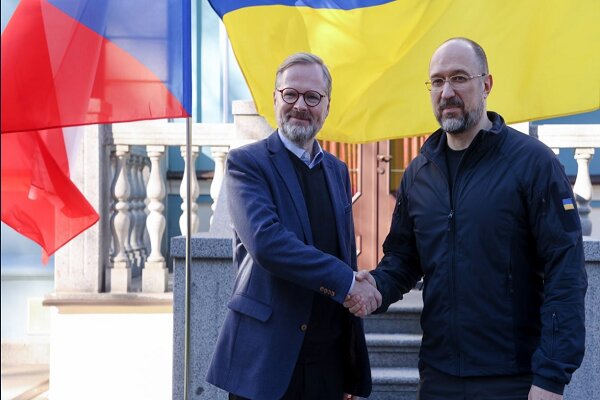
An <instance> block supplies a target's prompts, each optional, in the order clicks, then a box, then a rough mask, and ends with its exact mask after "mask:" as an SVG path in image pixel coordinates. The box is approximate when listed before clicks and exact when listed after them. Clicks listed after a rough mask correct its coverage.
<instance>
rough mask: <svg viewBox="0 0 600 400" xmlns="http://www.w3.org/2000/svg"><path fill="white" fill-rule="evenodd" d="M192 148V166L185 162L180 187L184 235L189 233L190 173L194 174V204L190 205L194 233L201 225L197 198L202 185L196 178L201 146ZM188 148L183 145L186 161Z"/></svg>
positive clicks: (180, 220)
mask: <svg viewBox="0 0 600 400" xmlns="http://www.w3.org/2000/svg"><path fill="white" fill-rule="evenodd" d="M191 148H192V154H191V156H190V158H191V162H192V168H189V166H188V165H187V163H185V168H184V170H183V178H182V179H181V186H180V187H179V194H180V195H181V200H182V201H183V202H182V203H181V211H182V213H181V217H179V229H180V230H181V234H182V235H183V236H186V235H187V210H188V208H187V184H186V182H187V179H188V173H190V171H191V173H192V174H193V175H192V176H193V178H192V185H191V188H192V193H191V196H190V197H191V200H192V205H191V207H190V209H191V212H192V217H191V219H192V221H191V222H192V234H194V233H196V232H198V227H199V226H200V219H199V218H198V203H196V199H197V198H198V196H199V195H200V186H199V185H198V179H197V178H196V159H197V158H198V153H199V151H200V147H199V146H191ZM186 154H187V153H186V149H185V146H181V156H182V157H183V160H184V162H186V161H187V158H186Z"/></svg>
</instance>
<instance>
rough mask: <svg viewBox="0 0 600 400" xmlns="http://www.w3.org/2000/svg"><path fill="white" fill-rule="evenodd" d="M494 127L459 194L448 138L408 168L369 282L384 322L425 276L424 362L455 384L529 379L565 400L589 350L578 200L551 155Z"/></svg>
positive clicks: (499, 124) (476, 144)
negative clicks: (458, 380)
mask: <svg viewBox="0 0 600 400" xmlns="http://www.w3.org/2000/svg"><path fill="white" fill-rule="evenodd" d="M488 117H489V118H490V120H491V121H492V122H493V127H492V128H491V130H489V131H485V130H482V131H480V132H479V133H478V134H477V136H476V137H475V139H474V140H473V142H472V143H471V145H470V146H469V148H468V149H467V151H466V152H465V154H464V156H463V159H462V160H461V163H460V165H459V167H458V172H457V173H456V177H455V182H454V184H453V185H452V186H451V185H450V184H449V180H448V172H447V168H446V159H445V148H446V146H447V144H446V134H445V133H444V132H443V131H441V130H438V131H437V132H435V133H434V134H433V135H432V136H431V137H430V138H429V139H428V140H427V141H426V142H425V144H424V145H423V148H422V150H421V154H420V155H419V156H418V157H417V158H415V160H414V161H413V162H412V163H411V164H410V166H409V167H408V168H407V170H406V172H405V174H404V176H403V178H402V182H401V185H400V190H399V192H398V199H397V204H396V207H395V210H394V214H393V217H392V225H391V229H390V233H389V235H388V237H387V238H386V240H385V242H384V245H383V250H384V257H383V259H382V260H381V262H380V263H379V266H378V267H377V269H376V270H375V271H373V275H374V277H375V279H376V282H377V286H378V288H379V290H380V291H381V293H382V295H383V304H382V306H381V308H380V309H379V310H377V312H384V311H385V310H387V308H388V306H389V305H390V304H391V303H393V302H395V301H397V300H398V299H400V298H402V294H403V293H406V292H407V291H409V290H410V289H411V288H412V287H413V286H414V284H415V283H416V282H417V281H418V280H419V279H420V278H421V277H423V282H424V286H423V301H424V308H423V314H422V316H421V326H422V329H423V342H422V345H421V352H420V357H421V359H422V360H423V361H424V362H425V363H427V364H429V365H431V366H432V367H434V368H437V369H439V370H441V371H443V372H445V373H448V374H452V375H455V376H484V375H487V376H489V375H507V374H517V373H528V372H533V374H534V380H533V383H534V384H535V385H537V386H539V387H541V388H544V389H546V390H550V391H553V392H556V393H562V391H563V389H564V385H565V384H567V383H568V382H569V381H570V379H571V374H572V373H573V371H575V369H577V368H578V367H579V365H580V364H581V360H582V358H583V353H584V339H585V326H584V297H585V292H586V289H587V276H586V272H585V264H584V256H583V244H582V237H581V227H580V222H579V216H578V213H577V209H576V205H575V200H574V197H573V193H572V191H571V186H570V184H569V182H568V180H567V177H566V176H565V173H564V169H563V167H562V166H561V164H560V163H559V161H558V159H557V158H556V156H555V155H554V154H553V153H552V151H551V150H550V149H549V148H548V147H546V146H545V145H544V144H542V143H541V142H539V141H538V140H537V139H535V138H532V137H530V136H528V135H524V134H522V133H520V132H517V131H515V130H514V129H512V128H509V127H507V126H506V125H505V123H504V121H503V119H502V117H501V116H499V115H498V114H495V113H491V112H490V113H488ZM451 187H452V189H451Z"/></svg>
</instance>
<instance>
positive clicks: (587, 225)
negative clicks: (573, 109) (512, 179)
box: [537, 124, 600, 236]
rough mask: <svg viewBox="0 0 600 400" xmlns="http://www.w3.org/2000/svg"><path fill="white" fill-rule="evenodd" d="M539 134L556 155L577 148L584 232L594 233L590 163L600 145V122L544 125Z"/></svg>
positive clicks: (575, 188) (577, 191)
mask: <svg viewBox="0 0 600 400" xmlns="http://www.w3.org/2000/svg"><path fill="white" fill-rule="evenodd" d="M537 135H538V138H539V139H540V140H541V141H542V142H544V143H545V144H546V145H547V146H548V147H550V148H552V149H553V150H554V152H555V153H556V154H558V153H559V151H560V149H573V148H574V149H575V160H576V161H577V178H576V179H575V185H574V186H573V192H574V194H575V200H576V201H577V207H578V211H579V217H580V218H581V228H582V230H583V234H584V235H585V236H589V235H590V234H591V232H592V221H591V220H590V218H589V214H590V212H591V210H592V209H591V206H590V202H591V201H592V193H593V191H592V181H591V179H590V169H589V165H590V161H591V160H592V157H593V156H594V149H595V148H600V125H592V124H590V125H541V126H539V127H538V128H537Z"/></svg>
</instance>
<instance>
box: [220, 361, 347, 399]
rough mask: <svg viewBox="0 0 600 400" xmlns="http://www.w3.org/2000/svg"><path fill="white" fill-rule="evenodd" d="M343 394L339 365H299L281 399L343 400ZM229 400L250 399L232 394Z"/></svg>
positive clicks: (342, 381)
mask: <svg viewBox="0 0 600 400" xmlns="http://www.w3.org/2000/svg"><path fill="white" fill-rule="evenodd" d="M343 394H344V377H343V372H342V368H340V365H339V363H323V362H321V363H298V364H296V368H295V369H294V373H293V374H292V379H291V381H290V385H289V386H288V388H287V391H286V392H285V394H284V395H283V397H282V398H281V399H282V400H342V396H343ZM229 400H250V399H246V398H245V397H240V396H236V395H234V394H231V393H230V394H229ZM253 400H254V399H253Z"/></svg>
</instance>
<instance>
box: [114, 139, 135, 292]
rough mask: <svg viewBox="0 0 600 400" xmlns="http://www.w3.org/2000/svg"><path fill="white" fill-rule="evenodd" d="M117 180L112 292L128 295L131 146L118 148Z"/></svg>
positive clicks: (129, 285) (129, 274)
mask: <svg viewBox="0 0 600 400" xmlns="http://www.w3.org/2000/svg"><path fill="white" fill-rule="evenodd" d="M115 154H116V157H117V168H116V175H117V180H116V182H115V187H114V196H115V198H116V204H115V210H116V214H115V217H114V232H115V234H116V240H115V242H114V246H115V256H114V259H113V266H112V268H111V270H110V291H111V292H113V293H127V292H128V291H129V289H130V288H131V264H130V261H129V258H128V256H127V248H126V244H127V241H128V234H129V224H130V216H129V205H128V202H129V193H130V188H129V182H128V181H127V178H128V176H127V175H128V174H127V160H128V158H129V146H126V145H117V146H116V153H115Z"/></svg>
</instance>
